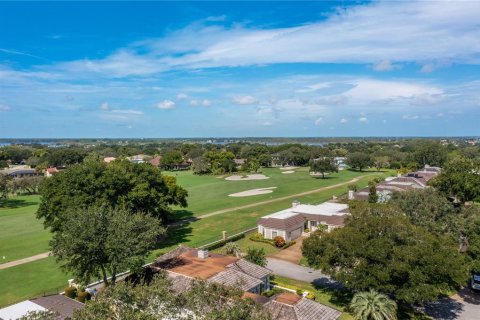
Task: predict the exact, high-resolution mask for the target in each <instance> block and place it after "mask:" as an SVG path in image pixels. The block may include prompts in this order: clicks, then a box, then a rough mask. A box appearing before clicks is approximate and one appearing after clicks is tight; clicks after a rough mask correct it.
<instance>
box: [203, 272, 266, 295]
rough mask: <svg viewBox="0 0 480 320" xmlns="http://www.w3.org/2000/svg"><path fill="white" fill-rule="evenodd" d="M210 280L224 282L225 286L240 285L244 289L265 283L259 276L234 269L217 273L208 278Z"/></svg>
mask: <svg viewBox="0 0 480 320" xmlns="http://www.w3.org/2000/svg"><path fill="white" fill-rule="evenodd" d="M208 281H210V282H215V283H218V284H222V285H225V286H238V287H240V288H242V290H243V291H249V290H251V289H253V288H255V287H256V286H258V285H260V284H262V283H263V281H261V280H259V279H257V278H254V277H252V276H249V275H248V274H245V273H243V272H240V271H237V270H234V269H227V270H225V271H222V272H220V273H217V274H216V275H214V276H213V277H211V278H210V279H208Z"/></svg>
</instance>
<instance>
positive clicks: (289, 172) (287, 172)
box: [282, 170, 295, 174]
mask: <svg viewBox="0 0 480 320" xmlns="http://www.w3.org/2000/svg"><path fill="white" fill-rule="evenodd" d="M282 173H283V174H291V173H295V171H293V170H288V171H283V172H282Z"/></svg>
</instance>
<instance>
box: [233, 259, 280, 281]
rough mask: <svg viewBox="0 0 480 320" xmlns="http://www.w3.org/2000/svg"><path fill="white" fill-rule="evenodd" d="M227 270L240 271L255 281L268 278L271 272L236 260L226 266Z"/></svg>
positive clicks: (242, 260)
mask: <svg viewBox="0 0 480 320" xmlns="http://www.w3.org/2000/svg"><path fill="white" fill-rule="evenodd" d="M228 267H229V268H231V269H234V270H238V271H241V272H243V273H246V274H248V275H249V276H252V277H254V278H257V279H262V278H265V277H267V276H269V275H270V274H271V273H272V271H271V270H270V269H267V268H264V267H261V266H259V265H256V264H255V263H251V262H249V261H247V260H245V259H241V260H238V261H236V262H234V263H232V264H229V265H228Z"/></svg>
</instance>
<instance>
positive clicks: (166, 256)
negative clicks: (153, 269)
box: [155, 246, 192, 265]
mask: <svg viewBox="0 0 480 320" xmlns="http://www.w3.org/2000/svg"><path fill="white" fill-rule="evenodd" d="M190 250H192V248H189V247H185V246H178V247H176V248H175V249H173V250H172V251H169V252H167V253H165V254H163V255H161V256H160V257H158V258H157V259H156V260H155V264H158V265H161V264H163V263H164V262H168V261H169V260H172V259H175V258H178V257H179V256H180V255H181V254H182V253H185V252H187V251H190Z"/></svg>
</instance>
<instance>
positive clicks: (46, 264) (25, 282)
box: [0, 257, 72, 307]
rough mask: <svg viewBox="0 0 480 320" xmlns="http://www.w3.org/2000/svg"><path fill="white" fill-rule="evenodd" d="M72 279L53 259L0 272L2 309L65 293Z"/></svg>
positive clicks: (0, 303)
mask: <svg viewBox="0 0 480 320" xmlns="http://www.w3.org/2000/svg"><path fill="white" fill-rule="evenodd" d="M70 278H72V277H71V276H69V275H66V274H65V273H63V272H62V271H60V270H59V267H58V265H57V264H56V262H55V259H54V258H53V257H49V258H46V259H42V260H38V261H35V262H30V263H26V264H23V265H19V266H16V267H12V268H8V269H5V270H0V284H1V287H2V290H1V293H0V307H1V306H5V305H9V304H12V303H16V302H19V301H21V300H25V299H29V298H32V297H35V296H40V295H44V294H54V293H58V292H61V291H63V289H64V288H65V287H66V286H67V285H68V282H67V280H68V279H70Z"/></svg>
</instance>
